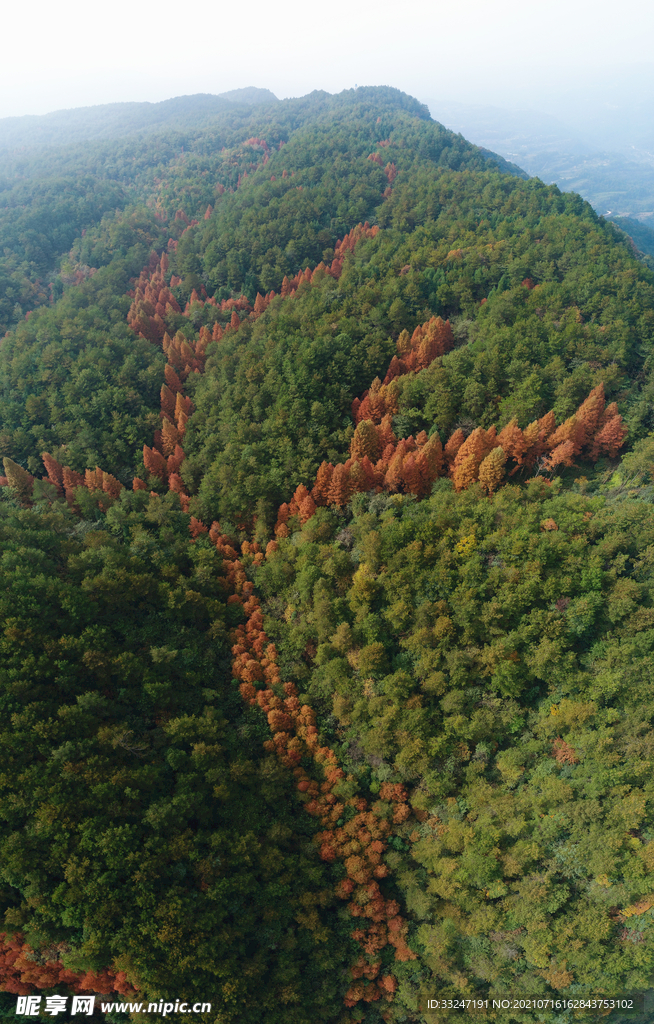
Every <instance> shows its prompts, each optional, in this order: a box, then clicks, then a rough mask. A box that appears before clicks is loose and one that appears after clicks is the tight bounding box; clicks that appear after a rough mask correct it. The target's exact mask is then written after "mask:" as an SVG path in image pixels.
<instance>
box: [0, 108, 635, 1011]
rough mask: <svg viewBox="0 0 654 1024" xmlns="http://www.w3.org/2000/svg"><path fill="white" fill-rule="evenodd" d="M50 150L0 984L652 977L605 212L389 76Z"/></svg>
mask: <svg viewBox="0 0 654 1024" xmlns="http://www.w3.org/2000/svg"><path fill="white" fill-rule="evenodd" d="M182 147H183V149H182ZM12 159H13V158H12ZM30 159H31V158H30ZM43 161H44V162H43V164H41V165H39V164H38V163H37V162H36V158H34V162H33V163H30V162H29V160H27V161H26V162H25V164H24V166H23V174H24V175H25V180H24V181H23V182H22V183H21V187H22V188H24V189H34V190H36V189H38V188H39V187H40V185H39V184H38V181H37V178H36V177H35V175H34V173H33V172H35V170H36V169H37V167H40V170H39V174H43V178H44V179H45V180H48V181H50V185H49V187H50V188H51V189H52V196H53V197H54V198H55V199H56V200H57V201H59V200H61V202H62V203H63V202H64V201H66V202H70V197H69V195H68V193H67V192H66V188H68V186H67V185H66V186H63V185H62V186H58V185H57V184H56V175H59V174H61V172H62V171H63V170H65V171H66V174H67V175H70V177H71V178H72V177H73V176H74V175H75V173H77V172H81V171H83V172H84V173H85V174H86V173H92V174H93V175H94V176H95V181H96V182H100V181H102V182H104V183H105V185H106V188H107V190H108V193H107V199H106V206H105V207H104V208H101V206H100V208H98V209H91V208H88V207H84V206H83V207H82V209H81V213H80V220H79V223H80V228H79V234H78V236H77V238H76V239H75V240H74V242H73V243H72V248H71V249H70V250H68V251H67V252H66V258H65V260H64V261H62V262H61V263H60V264H59V265H58V266H57V265H56V261H54V256H53V255H52V254H51V255H50V256H48V257H47V259H50V261H51V262H50V263H47V260H46V263H44V266H50V267H52V266H53V265H54V266H55V267H56V272H54V273H53V277H52V285H53V288H52V291H53V301H52V303H50V302H49V301H48V300H47V298H46V299H44V300H43V305H42V306H41V307H40V308H36V309H34V310H33V312H31V314H30V315H29V317H27V318H25V317H23V316H22V314H21V319H20V321H19V322H18V323H17V324H16V326H15V327H14V328H13V329H12V330H11V331H9V332H8V334H7V335H6V336H5V338H4V339H3V340H2V344H1V345H0V383H1V387H2V396H3V402H2V403H1V404H0V442H1V444H2V446H3V450H2V455H3V456H4V467H5V477H4V478H3V479H2V480H1V481H0V483H1V484H2V486H0V534H1V536H2V552H1V558H0V573H1V574H2V587H1V588H0V592H1V593H2V595H3V596H2V600H1V603H2V617H1V622H2V628H3V633H2V643H1V646H0V701H1V702H2V709H3V715H2V716H1V718H0V751H1V752H2V764H3V771H2V774H1V776H0V792H1V795H2V799H1V800H0V910H1V911H2V914H3V921H4V924H3V935H4V938H2V940H0V988H1V989H2V990H3V991H4V992H6V993H10V994H12V999H13V998H15V995H17V994H28V993H44V994H48V993H52V992H55V991H57V992H63V991H66V992H68V993H69V994H70V993H73V992H79V991H92V992H95V993H98V995H99V998H104V996H103V995H101V994H103V993H104V994H107V999H108V1001H111V1002H115V1001H116V999H117V998H118V999H122V998H123V997H125V998H126V999H127V1000H128V1001H132V1002H137V1001H139V1000H141V1001H144V1002H145V1003H147V1002H149V1001H150V1000H154V1001H157V1002H158V1001H159V1000H164V1001H166V1000H171V999H172V1000H173V1004H174V1001H175V1000H177V999H180V1000H181V999H188V1000H189V1001H191V1002H194V1001H195V1000H196V999H198V998H201V999H202V1000H206V1001H207V1002H211V1004H212V1008H211V1011H210V1013H205V1014H204V1016H203V1014H198V1018H199V1019H206V1020H207V1021H208V1020H215V1019H220V1020H221V1021H224V1022H226V1024H232V1022H233V1024H237V1022H238V1024H249V1022H250V1021H252V1022H253V1024H254V1021H259V1020H260V1019H261V1017H262V1014H263V1016H264V1017H265V1020H266V1022H267V1024H268V1022H270V1024H314V1022H316V1021H325V1022H330V1024H350V1022H352V1024H354V1022H359V1024H363V1022H365V1024H381V1021H387V1022H397V1024H400V1022H406V1021H409V1022H411V1024H421V1022H423V1021H424V1022H427V1021H430V1020H431V1019H432V1017H433V1016H434V1013H432V1012H431V1011H430V1010H429V1008H428V1000H430V999H435V998H438V999H439V1000H445V1002H446V1005H444V1006H439V1008H438V1009H437V1011H435V1012H436V1014H437V1016H438V1019H439V1020H440V1021H442V1022H443V1024H452V1022H454V1021H456V1020H460V1014H461V1009H460V1008H459V1003H458V1001H459V1000H462V999H465V1000H466V1001H467V1002H466V1007H467V1011H469V1012H470V1013H471V1014H472V1017H473V1019H480V1020H481V1019H484V1020H495V1021H498V1022H502V1024H504V1022H505V1021H506V1022H507V1024H508V1022H509V1021H512V1020H517V1019H519V1020H520V1021H532V1022H533V1024H538V1022H540V1021H542V1020H543V1007H542V1005H540V1004H538V1003H537V1002H535V1001H534V1000H540V1001H541V1003H542V1001H548V1000H549V1004H551V1002H552V1001H553V1000H560V999H591V998H593V999H597V998H599V997H606V998H607V999H615V998H616V997H619V996H624V997H627V996H629V994H630V993H634V992H637V991H642V990H646V989H649V988H651V982H650V971H651V968H650V960H651V956H652V949H653V948H654V928H653V926H652V920H653V918H652V914H653V913H654V898H653V897H652V893H653V892H654V877H653V876H654V856H653V850H654V819H653V818H652V813H651V809H650V806H649V803H650V790H651V784H650V780H649V776H650V774H651V773H650V772H649V767H648V766H649V760H650V756H649V755H650V750H651V747H652V737H653V735H654V734H653V732H652V716H653V714H654V709H653V707H652V702H651V695H650V685H649V680H650V678H651V661H652V645H653V644H654V634H653V632H652V628H651V627H652V621H651V620H652V601H653V588H652V578H653V576H652V564H651V563H652V558H651V551H652V536H653V529H654V520H653V518H652V495H653V494H654V486H653V485H654V479H653V476H652V465H653V462H652V456H653V443H652V436H651V431H652V429H653V425H652V421H651V416H652V412H651V410H652V389H653V388H654V382H653V381H652V345H653V343H654V334H653V330H654V312H653V310H654V278H653V277H652V274H651V272H650V271H649V270H648V268H647V267H646V266H645V265H644V264H643V263H642V262H641V261H639V260H638V259H637V258H636V256H635V254H634V250H633V247H632V246H631V244H630V243H629V241H628V240H627V239H626V238H625V236H624V234H623V232H621V231H620V230H618V229H617V228H616V227H614V226H613V225H612V224H610V223H607V222H605V221H604V220H603V219H601V218H598V217H597V215H596V214H595V213H594V211H593V210H592V208H591V207H590V206H589V205H588V204H587V203H585V202H584V201H583V200H582V199H581V198H580V197H578V196H575V195H573V194H561V193H560V192H559V190H558V189H557V188H556V187H555V186H546V185H544V184H543V183H542V182H540V181H537V180H533V179H531V180H525V179H524V177H522V176H521V175H520V174H518V173H506V166H505V165H504V164H501V163H499V162H498V161H497V160H496V159H495V158H493V157H492V156H490V157H489V156H488V155H487V154H486V153H484V152H483V151H481V150H480V149H478V148H477V147H475V146H472V145H470V144H469V143H467V142H466V141H465V140H464V139H463V138H462V137H461V136H457V135H454V134H453V133H451V132H448V131H447V130H446V129H444V128H443V127H442V125H439V124H437V123H436V122H433V121H432V120H431V119H430V118H429V116H428V113H427V111H426V109H425V108H424V107H423V106H422V105H420V104H419V103H418V102H417V101H415V100H413V99H412V98H411V97H408V96H406V95H404V94H401V93H399V92H398V91H397V90H392V89H388V88H382V89H366V90H356V91H349V92H346V93H344V94H341V95H340V96H336V97H332V96H329V95H328V94H325V93H314V94H312V95H311V96H309V97H304V98H302V99H300V100H292V101H283V102H278V103H275V104H272V103H271V104H269V105H268V106H259V107H256V108H254V109H253V108H249V109H247V110H245V109H244V108H243V107H242V106H240V105H233V106H232V107H231V108H230V109H229V110H227V111H225V112H222V113H220V114H219V115H216V116H214V115H213V114H212V115H211V116H208V117H207V120H206V122H204V123H202V124H198V125H195V126H191V127H189V128H187V129H179V128H177V127H174V128H170V129H165V128H163V129H161V130H159V129H157V131H156V132H153V133H152V134H148V135H145V136H144V137H143V138H138V139H127V140H123V141H121V142H110V141H106V142H103V143H102V144H94V146H89V147H86V148H80V147H77V146H73V147H61V148H60V149H58V150H54V149H53V150H52V153H51V154H50V155H49V156H48V157H47V158H46V157H44V158H43ZM94 161H95V163H94ZM7 166H9V165H7ZM44 172H47V174H46V173H44ZM40 180H41V179H39V181H40ZM14 188H18V186H17V185H15V184H11V186H10V188H9V189H8V191H9V193H10V195H13V196H14V197H15V196H16V195H17V193H15V192H13V189H14ZM111 189H116V192H115V193H113V192H111V191H110V190H111ZM118 189H121V190H123V191H122V193H119V192H118V191H117V190H118ZM119 195H122V199H121V201H120V203H119V202H118V201H116V200H117V198H118V197H119ZM110 196H113V197H114V201H116V206H115V207H114V208H113V209H111V208H110V202H111V200H110V198H109V197H110ZM23 205H29V202H28V203H18V201H16V202H15V203H14V205H11V204H10V203H8V204H7V206H6V224H7V234H8V236H9V233H10V231H13V232H14V234H13V236H11V237H13V241H12V245H13V247H14V250H13V251H14V256H15V259H16V260H17V261H19V263H20V261H21V260H22V261H23V262H22V263H20V265H21V266H22V265H23V264H27V263H28V260H27V256H28V243H29V242H30V240H31V239H32V237H33V236H32V235H29V233H28V231H27V230H23V220H22V219H21V218H23V217H24V216H25V213H24V211H23V209H22V206H23ZM84 218H86V221H85V220H84ZM82 224H86V225H87V226H85V227H82V226H81V225H82ZM82 232H83V233H82ZM61 244H66V243H65V242H62V243H61ZM68 244H70V243H68ZM54 251H55V250H54V249H53V252H54ZM44 259H46V257H45V256H44ZM34 262H36V261H34ZM25 277H26V279H28V280H29V273H28V271H25ZM253 991H255V992H256V999H254V1000H253V998H252V992H253ZM527 998H528V999H529V1000H532V1003H531V1004H530V1005H529V1006H521V1007H520V1009H519V1014H518V1013H517V1011H516V1013H515V1014H514V1013H513V1012H512V1011H511V1009H510V1007H509V1008H508V1011H507V1008H506V1007H504V1008H502V1007H500V1008H499V1009H497V1008H493V1006H492V1001H493V1000H495V1001H502V1000H509V1001H511V1000H514V999H516V1000H523V1001H524V1000H525V999H527ZM486 1000H488V1001H489V1006H488V1007H487V1006H486V1005H485V1001H486ZM98 1002H99V999H98ZM549 1004H547V1005H549ZM13 1007H14V1004H13V1002H12V1003H10V1001H9V997H7V1009H8V1011H9V1010H11V1012H13ZM610 1008H611V1007H610V1006H609V1007H608V1009H610ZM600 1009H601V1010H602V1011H603V1009H604V1007H601V1008H600ZM101 1012H102V1013H103V1014H104V1016H105V1017H106V1019H108V1020H113V1019H114V1016H113V1014H114V1011H101ZM127 1012H129V1011H127ZM132 1015H133V1016H134V1018H135V1019H136V1011H133V1014H132ZM169 1016H171V1018H172V1019H173V1020H177V1019H179V1020H180V1021H181V1020H182V1019H184V1015H183V1014H180V1013H175V1011H174V1009H173V1010H172V1011H171V1013H170V1014H169ZM610 1019H612V1020H617V1019H620V1017H619V1016H618V1017H616V1016H615V1015H614V1016H613V1017H612V1018H610Z"/></svg>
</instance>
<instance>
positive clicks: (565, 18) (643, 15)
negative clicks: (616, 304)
mask: <svg viewBox="0 0 654 1024" xmlns="http://www.w3.org/2000/svg"><path fill="white" fill-rule="evenodd" d="M8 3H9V4H11V6H8V7H5V8H4V10H3V16H2V36H3V42H4V46H3V57H2V64H1V66H0V117H6V116H9V115H18V114H37V113H38V114H41V113H46V112H48V111H51V110H57V109H61V108H64V107H74V106H87V105H92V104H96V103H109V102H115V101H120V100H161V99H166V98H168V97H170V96H177V95H181V94H186V93H194V92H214V93H215V92H222V91H225V90H228V89H233V88H238V87H240V86H245V85H258V86H263V87H268V88H270V89H272V90H273V92H275V93H276V95H278V96H279V97H280V98H282V97H285V96H299V95H303V94H305V93H307V92H310V91H311V90H312V89H326V90H328V91H329V92H337V91H339V90H341V89H343V88H349V87H352V86H353V85H355V84H358V85H382V84H388V85H395V86H397V87H399V88H401V89H404V90H406V91H407V92H410V93H412V94H413V95H415V96H418V97H419V98H420V99H423V100H427V99H433V98H434V97H436V96H443V97H446V98H448V99H450V100H454V99H460V100H463V101H467V102H486V103H489V102H494V103H503V102H508V101H512V102H513V103H517V104H518V105H522V106H530V105H543V104H539V103H538V101H539V99H541V98H542V97H544V96H545V94H546V92H547V91H548V90H549V91H550V92H556V91H557V90H558V91H562V90H564V89H566V88H569V87H570V84H571V83H576V84H577V85H579V84H583V83H584V82H587V83H588V84H590V83H591V82H593V83H594V82H597V83H601V80H602V77H603V76H605V75H606V74H607V73H608V72H607V68H608V69H611V68H612V67H614V66H615V65H621V66H623V67H627V68H628V66H629V65H630V64H634V63H636V64H638V63H643V62H649V61H651V60H652V53H653V48H652V43H653V42H654V5H652V6H651V7H650V6H649V5H647V4H645V3H643V0H622V2H621V3H620V5H618V6H616V5H614V4H610V3H609V2H608V0H593V2H591V0H548V2H547V3H542V4H538V5H537V4H529V3H525V2H524V0H492V2H491V3H489V2H488V0H446V2H443V0H404V3H398V2H393V3H390V2H388V0H378V2H376V3H372V2H369V0H368V2H362V0H327V2H324V0H323V2H322V3H317V2H315V0H314V2H309V3H306V2H303V3H294V4H274V3H272V2H266V3H264V2H262V0H250V2H245V3H234V2H230V3H229V4H225V3H221V2H220V0H218V2H216V0H211V2H208V0H195V2H194V3H183V2H180V0H175V2H174V3H173V2H172V0H157V2H156V3H140V4H138V3H135V2H134V0H110V2H109V3H104V4H90V3H89V2H88V0H59V2H58V3H53V2H52V0H47V2H45V0H31V3H30V4H29V5H28V4H18V3H16V2H15V0H14V2H13V3H12V2H11V0H8ZM3 6H4V5H3ZM611 73H612V72H611ZM646 73H648V72H647V69H646ZM651 77H652V82H654V73H653V74H652V76H651Z"/></svg>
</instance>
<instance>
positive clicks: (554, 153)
mask: <svg viewBox="0 0 654 1024" xmlns="http://www.w3.org/2000/svg"><path fill="white" fill-rule="evenodd" d="M429 108H430V110H431V113H432V116H433V117H434V118H436V119H437V120H438V121H441V122H442V124H443V125H445V127H446V128H449V130H450V131H455V132H461V134H462V135H464V136H465V138H467V139H470V141H471V142H474V143H476V144H477V145H478V146H481V147H485V148H488V149H491V150H493V151H494V152H496V153H500V154H501V155H502V156H503V157H505V158H506V159H507V160H510V161H512V162H514V163H517V164H519V166H520V167H524V169H525V170H526V171H527V172H528V173H529V174H530V175H533V176H535V177H538V178H540V179H541V180H542V181H544V182H546V183H547V184H550V183H556V184H557V185H558V186H559V188H561V189H563V190H564V191H566V192H578V193H579V194H580V195H582V196H583V197H584V199H587V200H588V202H589V203H591V205H592V206H593V207H594V208H595V210H596V211H597V212H598V213H599V214H602V215H603V216H614V217H625V216H627V217H638V218H646V217H651V216H654V213H653V211H654V158H653V157H652V155H651V153H650V152H649V151H648V150H647V149H646V148H638V146H634V145H627V144H626V142H625V140H624V138H623V137H622V136H620V135H619V134H616V132H614V131H613V130H612V128H609V127H608V126H607V128H606V131H605V132H604V134H603V135H602V134H601V132H600V131H599V130H598V126H597V124H595V123H594V122H593V124H591V125H590V127H589V128H588V131H586V126H585V124H584V121H583V118H582V117H581V114H579V127H575V126H574V125H572V124H570V123H567V122H564V121H563V120H561V119H560V118H557V117H553V116H551V115H550V114H547V113H543V112H542V111H540V110H510V109H504V108H501V107H493V106H482V105H476V104H468V103H454V102H448V101H440V100H437V99H435V100H430V101H429ZM634 137H636V136H634ZM639 138H640V137H639Z"/></svg>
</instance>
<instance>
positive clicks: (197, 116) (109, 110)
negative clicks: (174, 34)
mask: <svg viewBox="0 0 654 1024" xmlns="http://www.w3.org/2000/svg"><path fill="white" fill-rule="evenodd" d="M278 102H279V101H278V99H277V97H276V96H275V94H274V93H272V92H271V91H270V90H269V89H257V88H254V87H253V86H251V87H248V88H245V89H232V90H231V91H229V92H226V93H222V94H220V95H213V94H211V93H196V94H195V95H193V96H176V97H174V98H173V99H169V100H163V101H161V102H160V103H147V102H144V103H105V104H102V105H100V106H94V107H76V108H74V109H73V110H56V111H53V112H52V113H50V114H41V115H37V114H26V115H25V116H23V117H5V118H2V119H0V151H2V150H5V151H6V150H15V149H18V148H21V147H30V148H32V147H39V146H60V145H67V144H70V143H75V142H83V141H88V140H94V141H95V140H104V139H115V138H120V137H121V136H125V135H132V134H134V133H135V132H140V131H143V130H148V129H153V128H157V127H159V126H161V125H163V124H166V125H167V126H170V127H174V126H175V124H179V125H180V126H182V125H183V126H184V127H186V128H188V127H190V126H192V125H193V124H195V123H199V122H202V121H205V120H206V118H207V116H211V115H218V114H222V113H224V112H225V111H228V110H230V109H232V108H233V107H234V105H235V104H239V105H241V106H249V107H251V106H256V105H258V104H271V103H278Z"/></svg>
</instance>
